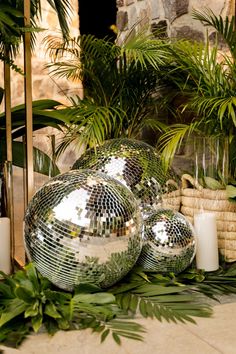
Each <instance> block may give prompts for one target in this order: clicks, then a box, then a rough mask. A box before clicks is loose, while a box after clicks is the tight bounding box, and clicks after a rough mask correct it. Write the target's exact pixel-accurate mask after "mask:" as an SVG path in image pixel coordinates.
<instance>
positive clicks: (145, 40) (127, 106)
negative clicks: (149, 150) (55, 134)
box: [47, 32, 168, 151]
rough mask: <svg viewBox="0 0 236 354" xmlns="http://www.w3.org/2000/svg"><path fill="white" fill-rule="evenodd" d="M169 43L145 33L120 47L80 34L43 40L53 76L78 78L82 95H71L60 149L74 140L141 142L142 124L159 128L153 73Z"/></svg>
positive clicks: (163, 59) (163, 60) (89, 143)
mask: <svg viewBox="0 0 236 354" xmlns="http://www.w3.org/2000/svg"><path fill="white" fill-rule="evenodd" d="M167 44H168V43H167V42H165V41H163V40H161V39H153V38H152V36H151V35H148V34H147V33H146V32H140V33H138V34H136V35H134V33H133V32H132V33H130V34H129V35H128V36H127V38H126V39H125V40H124V41H122V42H121V43H119V41H117V43H111V42H109V41H107V40H106V39H98V38H95V37H94V36H91V35H82V36H79V37H77V38H70V39H69V40H67V41H63V40H61V39H60V38H56V37H55V36H53V37H51V38H48V39H47V47H48V50H49V53H50V54H51V58H52V63H50V64H49V68H50V69H51V74H52V75H55V76H56V77H66V78H68V79H73V80H81V81H82V83H83V86H84V97H83V98H82V99H81V98H80V97H79V96H78V95H70V97H69V99H70V100H71V103H72V112H73V114H74V117H75V118H73V120H72V124H71V129H69V131H68V132H67V134H66V135H65V137H64V140H63V143H62V144H61V145H60V146H59V148H58V151H63V149H64V148H65V147H66V146H67V145H68V144H70V143H71V142H72V141H73V140H75V141H77V145H79V146H81V145H83V146H85V147H87V146H89V147H92V146H96V145H100V144H101V143H102V142H103V141H104V140H106V139H108V138H117V137H124V136H125V137H129V138H130V137H133V138H140V137H141V134H142V130H143V128H144V127H145V126H149V127H151V128H152V129H155V130H162V128H163V123H162V122H161V121H160V120H158V119H156V118H155V113H156V110H157V106H158V104H159V87H158V82H159V77H158V75H157V72H158V71H159V70H161V68H162V67H164V66H165V65H166V64H165V63H166V60H167V55H166V50H165V47H166V46H167Z"/></svg>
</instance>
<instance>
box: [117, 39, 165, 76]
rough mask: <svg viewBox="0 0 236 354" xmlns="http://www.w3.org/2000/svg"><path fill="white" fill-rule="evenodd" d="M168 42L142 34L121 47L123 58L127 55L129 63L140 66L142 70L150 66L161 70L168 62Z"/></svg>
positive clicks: (128, 40)
mask: <svg viewBox="0 0 236 354" xmlns="http://www.w3.org/2000/svg"><path fill="white" fill-rule="evenodd" d="M167 45H168V43H167V42H164V41H162V40H161V39H153V37H152V36H151V35H150V34H147V33H145V32H140V33H139V34H138V35H137V36H129V37H128V39H127V40H126V41H125V42H124V43H123V45H122V46H121V57H122V56H123V55H125V57H126V59H127V62H128V63H130V62H132V61H133V62H134V63H135V64H140V65H141V67H142V68H147V67H149V66H151V67H153V68H154V69H159V67H160V66H163V65H164V64H166V62H167V54H166V50H165V48H166V46H167Z"/></svg>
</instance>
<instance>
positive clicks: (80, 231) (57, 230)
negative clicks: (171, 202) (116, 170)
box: [24, 170, 142, 291]
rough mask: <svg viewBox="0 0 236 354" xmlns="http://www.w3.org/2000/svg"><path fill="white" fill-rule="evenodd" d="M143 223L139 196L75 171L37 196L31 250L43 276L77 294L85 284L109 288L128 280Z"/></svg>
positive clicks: (31, 212) (29, 222) (28, 241)
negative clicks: (125, 276)
mask: <svg viewBox="0 0 236 354" xmlns="http://www.w3.org/2000/svg"><path fill="white" fill-rule="evenodd" d="M141 230H142V220H141V215H140V209H139V207H138V204H137V201H136V199H135V197H134V196H133V194H132V193H131V192H130V191H129V189H128V188H126V187H125V186H124V185H123V184H121V183H120V182H118V181H117V180H115V179H114V178H112V177H110V176H107V175H106V174H104V173H101V172H97V171H92V170H82V171H78V170H77V171H76V170H75V171H69V172H66V173H64V174H61V175H59V176H56V177H54V178H52V179H50V180H49V181H48V182H47V183H46V184H45V185H44V186H43V187H41V188H40V189H39V190H38V191H37V192H36V194H35V195H34V196H33V198H32V200H31V202H30V203H29V206H28V208H27V211H26V215H25V236H24V237H25V246H26V252H27V255H28V257H29V259H30V260H32V261H33V262H34V263H35V265H36V268H37V269H38V271H39V272H40V273H41V274H42V275H43V276H45V277H47V278H48V279H49V280H50V281H51V282H52V283H53V284H55V285H56V286H58V287H60V288H62V289H65V290H69V291H72V290H73V289H74V287H75V286H76V285H78V284H80V283H86V282H89V283H93V284H97V285H98V286H100V287H102V288H106V287H109V286H111V285H113V284H114V283H116V282H117V281H118V280H120V279H121V278H122V277H123V276H124V275H126V274H127V273H128V272H129V271H130V269H131V268H132V267H133V266H134V264H135V263H136V261H137V259H138V257H139V255H140V252H141V248H142V236H141Z"/></svg>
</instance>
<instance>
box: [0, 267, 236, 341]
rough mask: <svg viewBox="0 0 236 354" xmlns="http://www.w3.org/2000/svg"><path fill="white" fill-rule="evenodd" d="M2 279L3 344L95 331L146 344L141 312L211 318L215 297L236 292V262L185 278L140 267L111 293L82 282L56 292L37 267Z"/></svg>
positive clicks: (191, 270)
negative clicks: (34, 336) (35, 336)
mask: <svg viewBox="0 0 236 354" xmlns="http://www.w3.org/2000/svg"><path fill="white" fill-rule="evenodd" d="M1 276H2V280H1V281H0V342H1V343H2V344H4V345H7V346H13V347H17V346H19V345H20V343H21V342H22V341H23V339H24V338H26V337H27V335H28V334H29V333H30V332H31V331H34V332H38V331H39V330H40V329H42V328H44V330H46V331H47V332H48V333H49V334H50V335H53V334H54V333H55V332H56V331H58V330H82V329H85V328H91V330H92V331H93V332H96V333H99V334H100V337H101V342H102V341H104V340H105V339H106V337H107V336H108V335H111V336H112V337H113V339H114V340H115V341H116V342H117V343H118V344H120V343H121V337H127V338H130V339H135V340H142V339H143V336H144V335H145V334H144V333H145V328H144V327H142V326H141V325H140V324H138V323H136V322H135V315H136V314H137V312H138V313H139V314H141V315H142V316H143V317H144V318H153V319H156V320H158V321H162V320H166V321H168V322H174V323H178V322H182V323H184V322H192V323H195V319H194V317H196V316H198V317H199V316H200V317H209V316H211V315H212V313H213V309H212V305H210V303H209V301H205V300H206V298H205V300H204V296H205V297H209V298H211V299H213V300H215V301H219V298H218V296H219V295H228V294H232V293H236V264H228V265H223V266H222V267H221V268H220V269H219V270H218V271H215V272H208V273H205V272H204V271H202V270H196V269H194V268H192V267H190V268H188V269H187V270H186V271H184V272H182V273H181V274H179V275H175V274H174V273H169V274H165V275H164V274H159V273H149V272H144V271H143V270H142V269H141V268H138V267H135V268H134V269H133V270H132V271H131V272H130V273H129V274H128V275H127V276H126V277H125V278H124V279H122V280H121V281H120V282H119V283H117V284H116V285H114V286H112V287H110V288H108V289H100V288H99V287H97V286H96V285H94V284H90V283H84V284H79V285H78V286H77V287H76V288H75V289H74V292H73V293H69V292H66V291H63V290H60V289H58V288H56V287H55V286H54V285H53V284H52V283H50V282H49V281H48V280H47V279H46V278H44V277H42V276H41V275H40V274H39V273H38V271H37V270H36V268H35V266H34V265H33V263H29V264H27V265H26V266H25V268H24V269H23V270H18V271H16V272H15V273H14V274H13V275H11V276H7V275H5V274H4V273H2V272H1Z"/></svg>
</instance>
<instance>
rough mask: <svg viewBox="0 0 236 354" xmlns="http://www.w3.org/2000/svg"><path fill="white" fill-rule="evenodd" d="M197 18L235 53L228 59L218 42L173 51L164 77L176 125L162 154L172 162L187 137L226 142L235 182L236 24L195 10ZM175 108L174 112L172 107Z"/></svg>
mask: <svg viewBox="0 0 236 354" xmlns="http://www.w3.org/2000/svg"><path fill="white" fill-rule="evenodd" d="M193 14H194V18H196V19H198V20H200V21H202V22H203V23H204V24H206V25H207V26H213V27H214V28H215V29H216V31H217V32H218V34H219V35H221V36H222V38H223V40H224V41H225V45H227V44H228V46H229V49H230V50H231V54H232V55H231V54H229V53H228V54H223V53H222V51H220V49H219V48H218V42H217V39H216V42H215V43H214V44H213V45H210V44H209V43H208V42H207V43H206V44H204V43H202V42H192V41H189V40H177V41H173V42H172V44H171V45H170V46H169V48H168V51H169V63H170V66H169V71H168V72H165V76H163V83H165V84H166V85H167V86H168V88H169V91H170V92H171V95H170V96H169V99H170V101H169V104H170V112H171V115H172V117H174V118H175V120H176V121H177V124H176V123H175V124H174V125H170V127H169V129H167V131H166V132H165V133H164V134H163V135H162V136H161V141H160V150H161V151H162V156H163V159H164V160H165V162H166V163H170V162H171V161H172V159H173V157H174V153H175V152H176V150H177V149H178V147H179V146H180V145H181V144H182V143H183V141H184V142H185V141H186V138H188V137H190V136H193V134H195V135H200V136H211V137H212V136H221V137H223V136H224V137H227V138H228V139H229V142H230V164H231V166H230V168H231V176H232V177H235V176H234V175H235V166H236V164H235V146H236V144H235V136H236V97H235V90H236V80H235V73H236V66H235V58H234V56H233V55H235V49H234V44H233V43H235V40H234V38H235V30H234V26H233V24H234V20H233V19H232V20H229V18H228V17H226V19H225V20H224V21H223V19H222V17H221V16H219V17H217V16H215V15H214V14H213V13H212V12H211V11H210V10H209V11H206V12H198V11H196V10H195V11H194V13H193ZM173 107H174V108H173Z"/></svg>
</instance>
